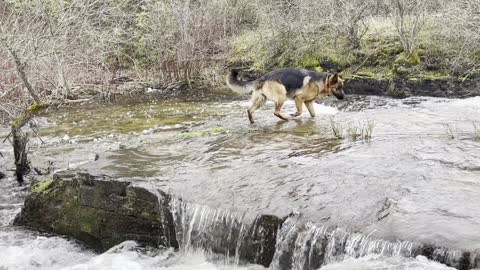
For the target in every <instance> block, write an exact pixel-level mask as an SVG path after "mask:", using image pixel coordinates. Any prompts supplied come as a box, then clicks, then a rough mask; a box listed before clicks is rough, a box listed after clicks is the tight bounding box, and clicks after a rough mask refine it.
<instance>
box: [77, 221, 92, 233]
mask: <svg viewBox="0 0 480 270" xmlns="http://www.w3.org/2000/svg"><path fill="white" fill-rule="evenodd" d="M80 230H81V231H83V232H86V233H88V234H93V232H94V231H93V228H92V224H91V223H89V222H87V221H80Z"/></svg>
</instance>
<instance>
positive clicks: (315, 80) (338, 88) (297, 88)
mask: <svg viewBox="0 0 480 270" xmlns="http://www.w3.org/2000/svg"><path fill="white" fill-rule="evenodd" d="M237 77H238V72H237V71H236V70H232V71H231V72H230V74H229V75H228V77H227V85H228V86H229V87H230V88H231V89H232V90H233V91H234V92H237V93H239V94H246V93H250V92H252V100H251V102H252V104H251V106H250V107H249V108H248V110H247V113H248V119H249V120H250V123H254V120H253V112H254V111H255V110H257V109H258V108H260V107H261V106H262V105H263V104H265V102H266V101H267V100H272V101H273V102H275V112H274V115H275V116H277V117H279V118H280V119H282V120H285V121H287V120H288V119H287V118H286V117H285V116H283V115H282V114H281V112H280V111H281V109H282V106H283V103H284V102H285V101H286V100H287V98H291V99H293V100H294V101H295V106H296V107H297V112H295V113H294V114H292V116H293V117H296V116H299V115H301V114H302V112H303V104H305V106H306V107H307V109H308V111H309V112H310V115H311V116H312V117H315V110H314V108H313V102H314V101H315V100H317V99H320V98H321V97H323V96H325V95H330V94H331V95H334V96H335V97H337V98H338V99H344V98H345V94H344V92H343V80H342V78H341V75H340V74H339V73H338V72H335V73H334V74H330V73H320V72H315V71H311V70H306V69H298V68H282V69H278V70H275V71H272V72H270V73H267V74H265V75H264V76H263V77H261V78H259V79H257V80H253V81H241V80H238V78H237Z"/></svg>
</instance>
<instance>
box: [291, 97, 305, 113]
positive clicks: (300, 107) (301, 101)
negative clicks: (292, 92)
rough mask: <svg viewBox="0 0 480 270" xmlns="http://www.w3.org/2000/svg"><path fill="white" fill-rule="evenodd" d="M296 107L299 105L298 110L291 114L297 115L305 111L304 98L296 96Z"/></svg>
mask: <svg viewBox="0 0 480 270" xmlns="http://www.w3.org/2000/svg"><path fill="white" fill-rule="evenodd" d="M294 100H295V107H297V112H295V113H292V114H291V116H293V117H297V116H299V115H301V114H302V112H303V99H302V98H301V97H295V98H294Z"/></svg>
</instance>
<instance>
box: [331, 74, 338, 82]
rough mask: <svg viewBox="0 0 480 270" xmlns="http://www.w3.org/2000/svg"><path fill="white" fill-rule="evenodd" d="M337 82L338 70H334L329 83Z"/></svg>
mask: <svg viewBox="0 0 480 270" xmlns="http://www.w3.org/2000/svg"><path fill="white" fill-rule="evenodd" d="M337 82H338V72H335V73H334V74H333V76H332V78H331V79H330V83H331V84H336V83H337Z"/></svg>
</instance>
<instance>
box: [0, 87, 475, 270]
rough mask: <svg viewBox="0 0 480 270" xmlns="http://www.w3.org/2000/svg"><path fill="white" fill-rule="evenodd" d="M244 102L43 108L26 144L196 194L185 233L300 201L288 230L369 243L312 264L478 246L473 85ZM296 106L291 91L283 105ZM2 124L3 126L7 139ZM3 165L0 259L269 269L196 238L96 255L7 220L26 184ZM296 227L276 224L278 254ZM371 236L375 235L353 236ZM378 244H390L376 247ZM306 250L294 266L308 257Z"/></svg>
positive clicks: (0, 264)
mask: <svg viewBox="0 0 480 270" xmlns="http://www.w3.org/2000/svg"><path fill="white" fill-rule="evenodd" d="M248 106H249V102H248V101H244V100H237V101H225V102H173V101H171V102H152V103H148V104H145V103H143V104H130V105H112V106H106V105H105V106H96V107H85V108H74V109H70V110H65V111H60V112H56V113H55V115H52V116H50V117H48V118H45V117H41V118H40V119H39V120H37V125H38V126H39V131H38V132H39V135H40V136H41V139H40V138H37V137H34V138H32V139H31V143H30V152H29V155H30V158H31V159H32V165H33V167H36V168H41V170H46V169H47V168H49V169H50V170H51V171H56V170H65V169H80V170H86V171H88V172H90V173H93V174H107V175H110V176H112V177H115V178H117V179H123V180H128V181H133V182H136V184H138V185H140V186H144V187H146V188H149V189H157V188H158V189H161V190H164V191H167V192H170V193H172V194H175V195H176V196H179V197H182V198H184V199H185V200H186V201H189V202H192V203H195V205H198V206H197V207H203V208H198V209H195V208H192V209H190V212H191V213H190V214H189V215H188V216H186V217H184V216H182V217H180V218H187V219H188V220H190V222H187V223H185V224H186V225H185V224H184V225H182V226H183V227H182V228H183V231H185V230H186V231H187V235H182V237H184V239H190V238H189V237H191V235H190V236H189V235H188V231H190V232H191V229H190V230H189V229H188V227H185V226H200V225H199V224H203V225H202V226H204V228H207V227H208V224H210V223H209V220H211V219H215V218H216V215H214V214H213V213H217V211H219V210H215V209H224V211H226V212H225V214H224V215H240V216H242V217H243V216H246V215H249V214H250V213H256V214H262V213H263V214H275V215H278V216H287V215H289V214H291V213H296V214H295V217H296V218H297V219H298V220H301V221H304V222H307V221H308V224H309V225H308V226H307V228H304V231H302V232H301V233H300V236H301V237H303V238H302V239H303V240H302V239H300V238H298V239H300V240H298V239H297V240H296V241H304V242H305V243H307V242H309V243H310V242H312V241H313V242H315V241H316V240H315V239H319V238H318V237H320V236H322V235H324V234H325V233H326V231H324V230H323V229H322V228H327V227H328V228H332V227H334V228H336V227H338V228H339V229H338V230H340V228H341V230H343V229H344V230H348V232H349V233H348V237H352V240H351V241H353V242H355V241H357V242H358V241H360V242H361V243H364V244H365V246H364V247H363V249H361V251H360V252H358V250H356V251H352V252H344V253H342V254H341V256H334V255H335V254H334V251H332V253H329V254H330V255H331V256H330V255H329V256H330V257H329V258H328V259H327V260H325V263H323V264H322V265H318V267H317V266H315V267H313V266H312V269H313V268H318V269H322V270H323V269H325V270H327V269H328V270H332V269H338V270H340V269H341V270H346V269H452V268H449V267H447V266H445V265H442V264H439V263H437V262H434V261H430V260H428V259H427V258H425V257H423V256H417V257H413V258H412V257H409V256H403V253H404V252H408V248H409V246H408V243H409V242H408V241H414V242H420V243H426V244H433V245H437V246H445V247H448V248H451V249H463V250H477V249H479V250H480V234H479V233H478V231H479V228H480V204H479V203H478V194H480V97H474V98H467V99H442V98H430V97H428V98H427V97H412V98H407V99H402V100H399V99H389V98H385V97H375V96H349V97H348V98H347V100H345V101H335V100H333V99H326V100H324V101H323V103H322V104H315V109H316V111H317V117H316V118H311V117H310V116H309V115H308V113H307V112H304V114H303V115H302V116H301V117H299V118H296V119H292V120H290V121H288V122H283V121H278V120H279V119H278V118H276V117H275V116H274V115H273V104H271V103H267V105H266V106H265V107H264V108H262V109H260V110H259V111H258V112H256V113H255V118H256V124H254V125H250V124H249V122H248V119H247V115H246V112H245V109H246V108H248ZM294 107H295V106H294V104H293V102H291V101H290V102H287V103H286V105H285V106H284V108H283V111H284V114H285V115H287V113H288V114H289V113H293V112H294V110H295V108H294ZM334 130H335V131H336V133H337V135H335V132H334ZM7 133H8V130H7V129H3V130H0V134H1V135H2V138H3V137H4V136H5V135H6V134H7ZM370 133H371V137H369V136H368V135H369V134H370ZM0 152H1V153H2V154H3V155H4V158H1V157H0V159H1V162H0V168H1V169H2V171H6V170H11V169H12V167H13V164H12V163H13V162H12V159H13V152H12V150H11V146H10V145H9V144H8V142H6V143H2V144H0ZM7 176H8V177H7V178H5V179H2V180H0V269H1V270H3V269H263V267H262V266H259V265H246V264H242V263H240V262H238V261H236V260H235V254H230V255H231V256H232V258H225V257H221V256H220V257H219V256H214V255H213V254H212V252H211V251H210V250H209V249H208V248H206V247H205V245H203V244H201V243H198V242H197V243H195V242H194V241H193V240H188V241H186V240H184V241H183V245H182V249H181V250H180V251H179V252H174V251H173V250H171V249H146V248H143V247H139V246H138V245H137V244H136V243H134V242H124V243H122V244H120V245H118V246H116V247H114V248H112V249H111V250H109V251H108V252H106V253H103V254H95V253H93V252H91V251H88V250H86V249H85V248H84V247H83V246H82V245H81V243H78V242H76V241H74V240H72V239H68V238H64V237H59V236H52V235H47V234H42V233H38V232H32V231H29V230H27V229H23V228H18V227H14V226H12V225H11V223H12V221H13V219H14V217H15V215H16V214H17V213H18V212H19V211H20V208H21V206H22V203H23V199H24V197H25V195H26V193H27V188H26V187H19V186H18V185H17V184H16V182H15V181H14V178H13V174H12V172H11V171H8V173H7ZM28 181H29V180H28ZM205 207H207V208H205ZM205 209H207V210H205ZM208 209H210V210H208ZM198 213H204V214H203V215H200V214H198ZM185 215H186V214H185ZM196 218H197V219H198V220H197V219H196ZM200 218H201V219H200ZM202 222H203V223H202ZM291 229H292V228H290V229H289V228H288V227H285V228H282V233H281V235H279V236H278V237H279V238H277V248H278V250H277V252H276V255H278V254H280V252H281V245H282V242H281V241H282V240H285V239H287V238H288V235H289V230H291ZM322 230H323V231H322ZM207 232H208V231H207ZM350 232H357V233H358V235H357V234H353V233H350ZM315 237H316V238H315ZM329 237H331V235H330V236H329ZM355 237H357V238H355ZM367 238H368V239H381V240H378V241H380V242H378V241H377V242H375V241H373V240H372V241H370V240H368V241H366V240H365V241H363V240H362V241H363V242H362V241H361V240H359V239H367ZM382 241H388V243H396V244H394V245H390V244H386V243H387V242H382ZM402 241H405V242H402ZM353 242H352V243H353ZM357 242H355V243H357ZM352 245H353V244H352ZM374 246H375V247H378V246H382V247H384V250H382V251H381V252H373V249H374V248H373V247H374ZM387 247H388V248H387ZM387 249H388V250H387ZM385 250H387V251H385ZM405 250H406V251H405ZM347 251H348V249H347ZM302 254H303V253H302V252H299V253H298V255H296V257H295V259H294V261H296V262H297V264H294V263H293V264H292V266H291V268H292V269H303V268H302V267H301V265H304V264H305V263H306V262H305V260H312V258H313V257H312V256H309V257H302V256H304V255H302ZM299 261H301V263H300V264H299V263H298V262H299ZM275 263H277V262H276V261H275V258H274V262H272V265H271V268H273V269H278V268H277V267H276V266H275ZM309 263H310V262H309ZM310 264H311V265H315V264H314V263H310Z"/></svg>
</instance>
